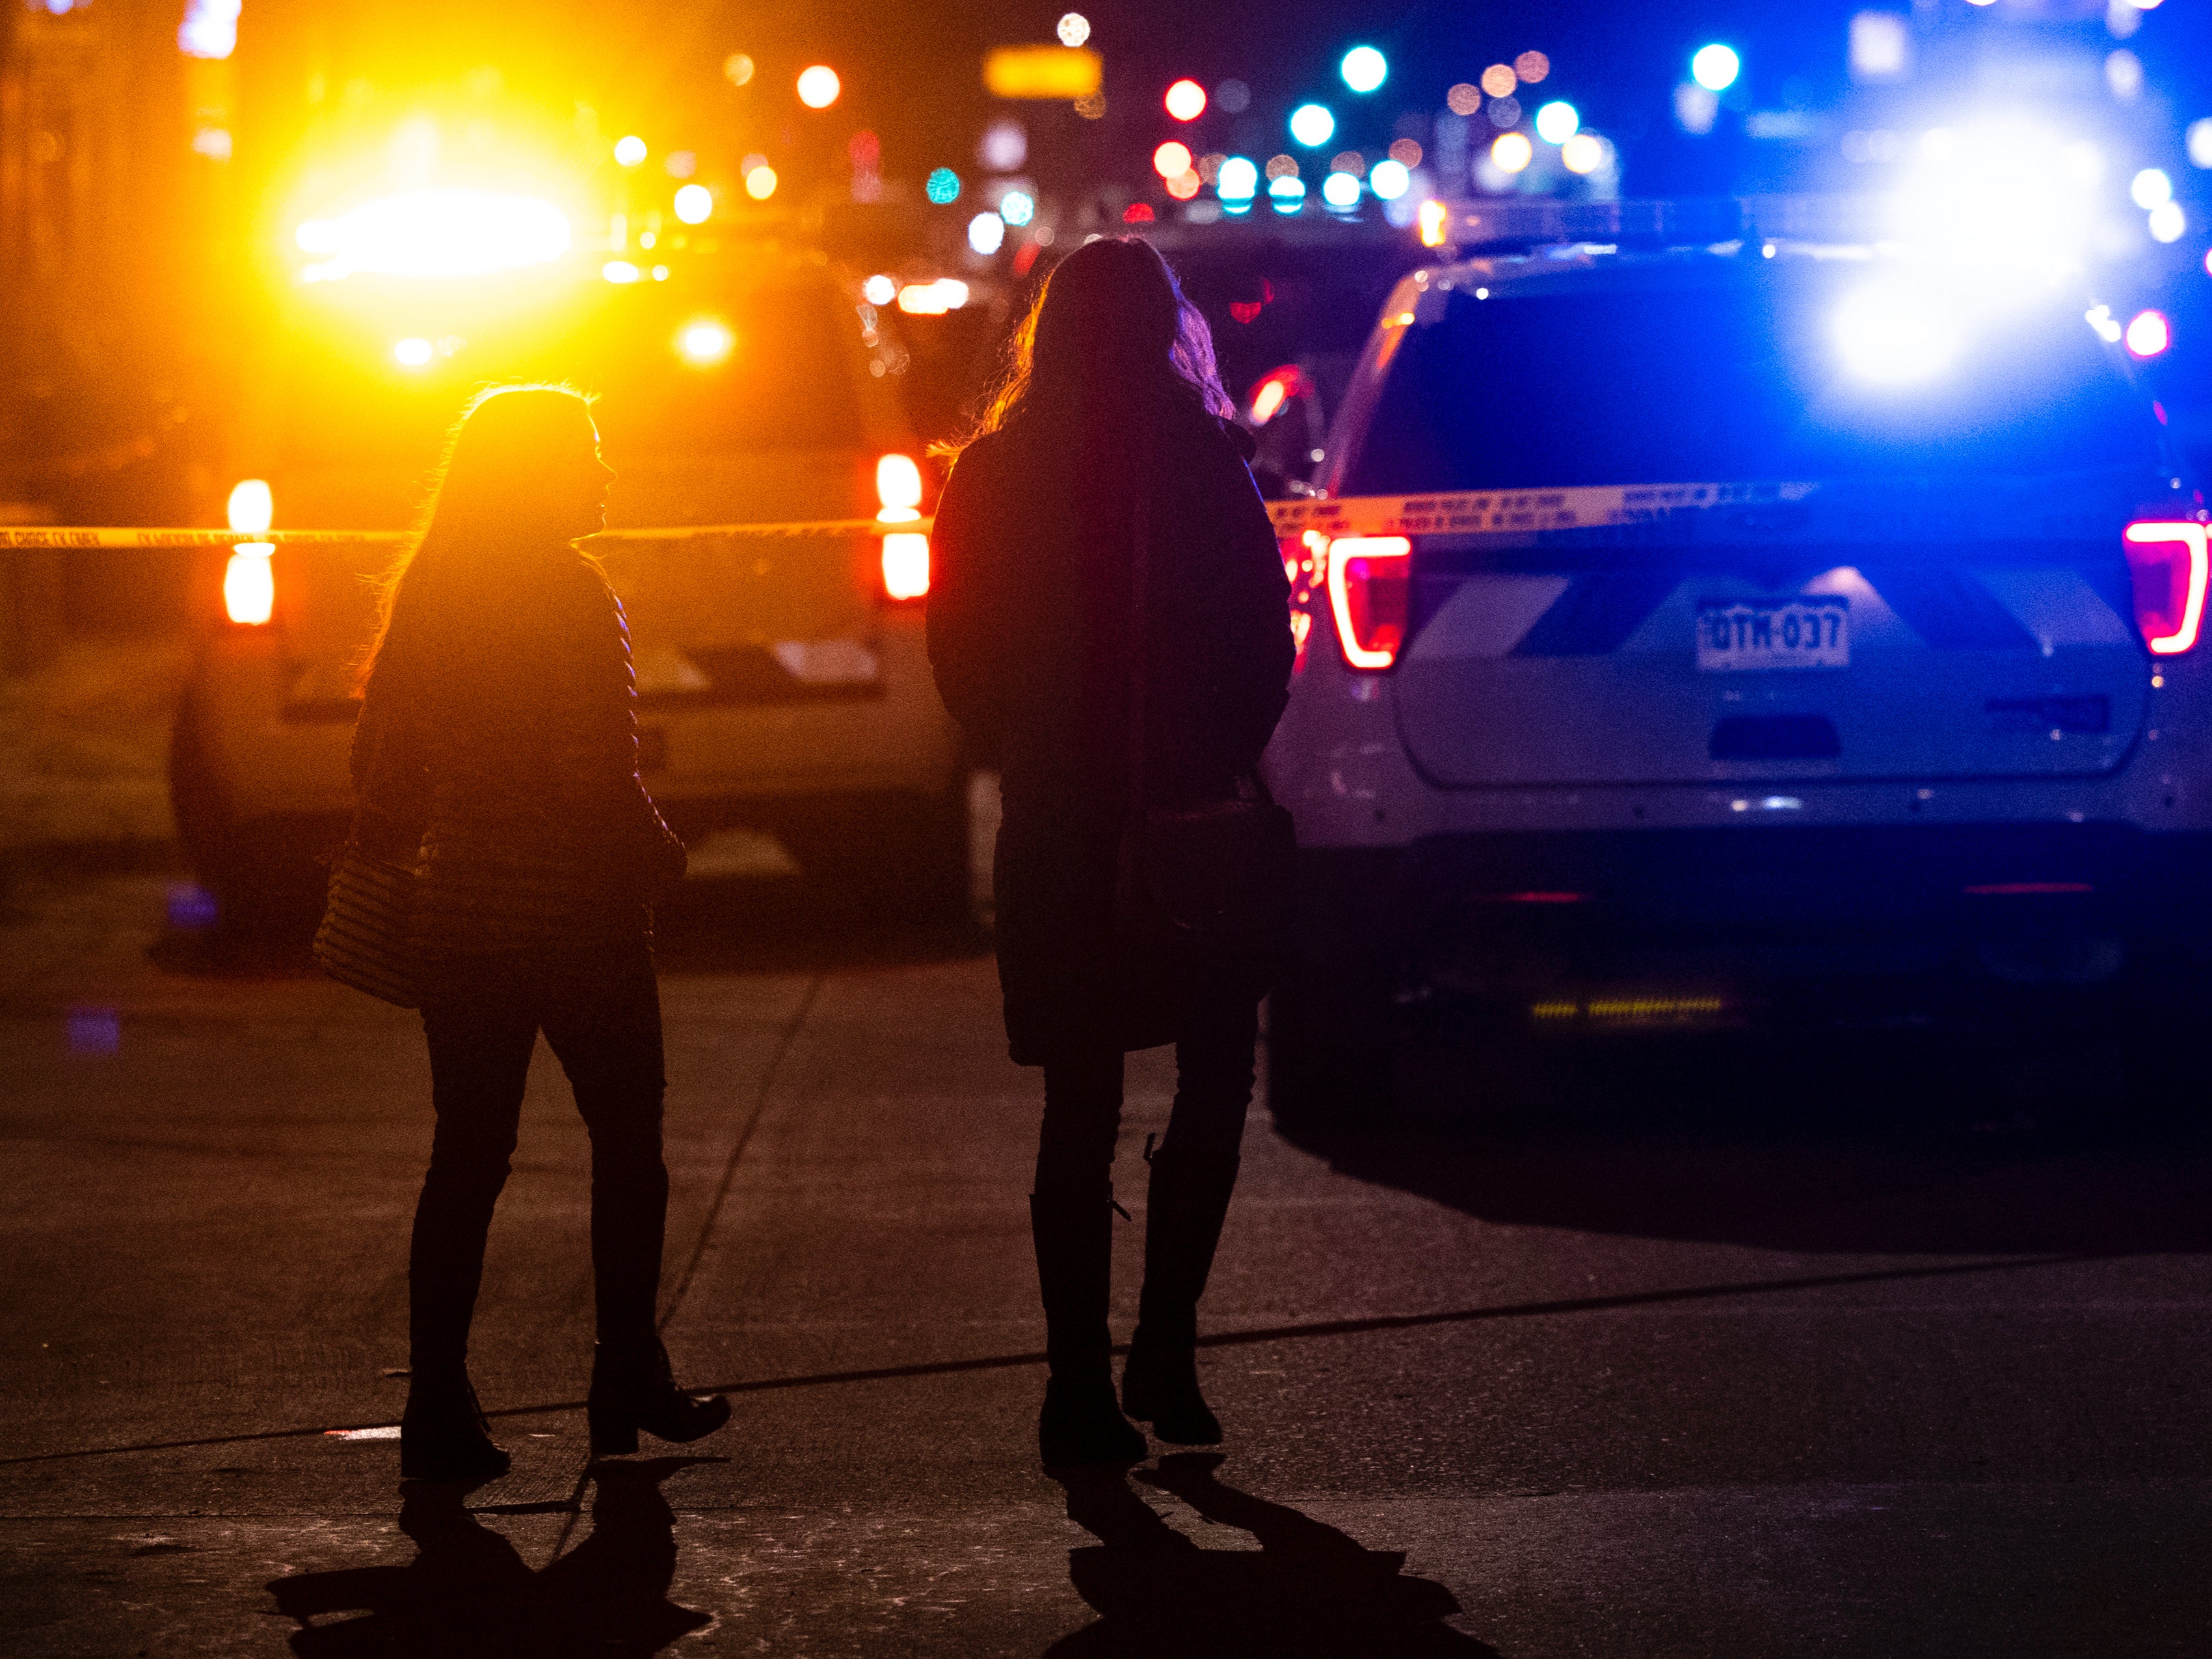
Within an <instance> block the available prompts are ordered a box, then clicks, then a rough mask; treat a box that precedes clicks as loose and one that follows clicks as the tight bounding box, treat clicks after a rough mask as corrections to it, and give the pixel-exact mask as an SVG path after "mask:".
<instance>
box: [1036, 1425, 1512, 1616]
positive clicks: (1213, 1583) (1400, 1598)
mask: <svg viewBox="0 0 2212 1659" xmlns="http://www.w3.org/2000/svg"><path fill="white" fill-rule="evenodd" d="M1224 1461H1225V1460H1224V1459H1223V1458H1222V1457H1221V1455H1219V1454H1218V1453H1213V1452H1181V1453H1177V1454H1176V1455H1171V1456H1168V1457H1163V1458H1162V1459H1160V1461H1159V1465H1158V1468H1157V1469H1146V1470H1139V1472H1138V1474H1137V1477H1136V1478H1137V1479H1138V1480H1141V1481H1144V1482H1145V1483H1146V1485H1148V1486H1157V1487H1158V1488H1159V1489H1160V1490H1161V1491H1163V1492H1170V1493H1172V1494H1174V1495H1175V1496H1176V1498H1181V1499H1182V1501H1183V1502H1184V1503H1185V1504H1188V1505H1189V1506H1190V1507H1191V1508H1192V1509H1193V1510H1195V1511H1196V1512H1197V1513H1198V1514H1199V1515H1200V1516H1203V1517H1204V1518H1205V1519H1206V1520H1207V1521H1210V1522H1214V1523H1215V1524H1217V1525H1219V1526H1225V1527H1233V1528H1237V1529H1238V1530H1240V1531H1243V1532H1248V1533H1249V1534H1252V1536H1253V1537H1254V1538H1255V1539H1256V1540H1257V1541H1259V1545H1260V1547H1259V1549H1258V1550H1256V1551H1254V1550H1242V1549H1240V1550H1212V1549H1200V1548H1199V1547H1198V1546H1197V1545H1195V1544H1194V1543H1193V1542H1192V1541H1191V1540H1190V1539H1189V1538H1188V1536H1186V1535H1185V1534H1182V1533H1181V1532H1178V1531H1177V1530H1176V1528H1173V1527H1171V1526H1170V1525H1169V1524H1168V1523H1167V1522H1165V1521H1164V1520H1162V1519H1161V1518H1160V1516H1158V1514H1157V1513H1155V1512H1154V1510H1152V1506H1151V1505H1150V1504H1146V1502H1145V1501H1144V1500H1143V1499H1142V1498H1139V1497H1138V1496H1137V1494H1136V1493H1135V1492H1132V1491H1131V1490H1130V1489H1129V1486H1128V1482H1127V1480H1124V1479H1123V1477H1122V1475H1121V1473H1120V1471H1118V1470H1085V1471H1082V1472H1074V1471H1069V1472H1066V1473H1063V1474H1061V1475H1060V1476H1059V1477H1058V1479H1059V1480H1060V1484H1061V1485H1062V1486H1065V1487H1066V1491H1067V1514H1068V1518H1069V1519H1070V1520H1072V1521H1073V1522H1076V1523H1077V1524H1078V1525H1079V1526H1081V1527H1083V1528H1085V1529H1087V1530H1088V1531H1090V1532H1091V1533H1092V1534H1095V1535H1096V1536H1097V1539H1098V1542H1097V1544H1093V1545H1089V1546H1086V1547H1084V1548H1081V1549H1077V1550H1071V1551H1070V1552H1069V1553H1068V1576H1069V1577H1070V1578H1071V1579H1073V1582H1074V1584H1075V1589H1076V1593H1077V1594H1078V1595H1081V1596H1082V1597H1083V1599H1084V1601H1085V1602H1087V1603H1089V1604H1090V1606H1091V1607H1092V1608H1094V1609H1095V1610H1096V1611H1097V1613H1098V1614H1099V1618H1098V1621H1097V1623H1096V1624H1092V1625H1088V1626H1085V1627H1084V1628H1083V1629H1082V1630H1079V1631H1078V1632H1075V1633H1074V1634H1073V1635H1072V1636H1068V1637H1065V1638H1061V1639H1060V1641H1058V1642H1055V1643H1054V1644H1053V1645H1052V1646H1051V1647H1050V1648H1049V1649H1048V1650H1047V1654H1048V1659H1107V1656H1114V1655H1128V1656H1131V1659H1137V1656H1143V1659H1182V1656H1189V1659H1243V1656H1249V1659H1354V1656H1358V1655H1363V1654H1372V1655H1378V1656H1379V1655H1386V1654H1387V1655H1390V1656H1394V1659H1395V1656H1401V1655H1402V1656H1419V1655H1423V1654H1437V1655H1445V1654H1456V1655H1462V1656H1466V1659H1482V1656H1485V1655H1490V1656H1492V1659H1495V1652H1496V1650H1494V1649H1492V1648H1489V1647H1486V1646H1485V1645H1484V1644H1482V1643H1480V1642H1478V1641H1476V1640H1475V1639H1474V1638H1473V1637H1471V1636H1464V1635H1462V1634H1461V1633H1460V1632H1457V1631H1455V1630H1453V1629H1452V1628H1451V1627H1450V1626H1449V1625H1446V1624H1445V1623H1444V1622H1443V1621H1444V1620H1445V1619H1447V1618H1449V1616H1450V1615H1451V1614H1453V1613H1457V1612H1458V1611H1459V1610H1460V1607H1459V1603H1458V1602H1457V1601H1455V1600H1454V1599H1453V1597H1452V1594H1451V1592H1450V1591H1449V1590H1448V1589H1445V1588H1444V1587H1443V1585H1441V1584H1438V1583H1434V1582H1433V1581H1431V1580H1429V1579H1426V1578H1411V1577H1407V1576H1406V1574H1405V1571H1404V1569H1405V1565H1406V1558H1405V1556H1404V1554H1403V1553H1399V1552H1395V1551H1386V1550H1370V1549H1369V1548H1368V1547H1366V1546H1365V1545H1364V1544H1362V1543H1360V1542H1359V1541H1358V1540H1356V1539H1354V1538H1352V1537H1350V1536H1348V1535H1347V1534H1344V1533H1342V1532H1340V1531H1338V1530H1337V1528H1334V1527H1331V1526H1328V1525H1326V1524H1324V1523H1323V1522H1319V1521H1316V1520H1315V1519H1313V1518H1312V1517H1311V1516H1307V1515H1302V1514H1300V1513H1299V1512H1298V1511H1297V1510H1294V1509H1291V1508H1290V1507H1289V1506H1288V1505H1286V1504H1273V1503H1270V1502H1268V1501H1267V1499H1265V1498H1255V1497H1253V1496H1252V1495H1251V1494H1250V1493H1249V1492H1239V1491H1237V1489H1236V1488H1235V1487H1233V1486H1228V1485H1226V1484H1225V1482H1223V1481H1222V1480H1220V1479H1219V1478H1218V1474H1216V1471H1217V1470H1218V1469H1219V1468H1220V1467H1221V1464H1222V1462H1224Z"/></svg>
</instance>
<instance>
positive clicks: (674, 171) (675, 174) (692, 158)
mask: <svg viewBox="0 0 2212 1659" xmlns="http://www.w3.org/2000/svg"><path fill="white" fill-rule="evenodd" d="M660 165H661V167H663V168H665V170H666V172H667V173H668V176H669V177H670V178H671V179H689V178H690V176H691V175H692V174H693V173H696V172H698V170H699V154H698V152H697V151H696V150H689V149H679V150H671V152H670V153H669V156H668V159H667V160H666V161H663V162H662V163H661V164H660Z"/></svg>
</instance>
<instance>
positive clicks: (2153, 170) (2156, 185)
mask: <svg viewBox="0 0 2212 1659" xmlns="http://www.w3.org/2000/svg"><path fill="white" fill-rule="evenodd" d="M2128 199H2129V200H2130V201H2131V202H2133V203H2134V204H2136V206H2137V207H2139V208H2154V207H2163V206H2164V205H2165V204H2166V203H2168V202H2171V201H2172V199H2173V180H2172V179H2169V178H2167V177H2166V173H2165V171H2164V169H2162V168H2160V167H2145V168H2144V169H2143V170H2142V172H2141V173H2137V174H2136V176H2135V177H2134V178H2133V179H2130V180H2129V181H2128Z"/></svg>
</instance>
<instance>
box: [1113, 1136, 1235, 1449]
mask: <svg viewBox="0 0 2212 1659" xmlns="http://www.w3.org/2000/svg"><path fill="white" fill-rule="evenodd" d="M1239 1162H1240V1160H1239V1158H1238V1157H1237V1153H1236V1152H1235V1151H1234V1150H1233V1149H1232V1150H1231V1151H1229V1152H1226V1153H1221V1152H1200V1153H1198V1154H1196V1155H1193V1154H1191V1153H1188V1152H1183V1151H1182V1149H1180V1148H1178V1147H1177V1146H1174V1145H1173V1144H1170V1145H1167V1146H1162V1147H1161V1148H1160V1149H1159V1151H1158V1152H1157V1153H1155V1154H1154V1155H1153V1157H1152V1192H1151V1197H1150V1199H1149V1200H1148V1201H1147V1203H1146V1210H1145V1288H1144V1292H1143V1295H1142V1297H1141V1298H1140V1300H1139V1303H1138V1305H1137V1332H1136V1335H1135V1337H1134V1338H1133V1340H1131V1342H1130V1344H1129V1360H1128V1364H1127V1367H1126V1368H1125V1369H1124V1370H1123V1371H1122V1375H1121V1404H1122V1407H1123V1408H1124V1409H1125V1410H1127V1413H1128V1414H1129V1415H1130V1416H1131V1417H1133V1418H1135V1419H1137V1420H1138V1421H1139V1422H1140V1423H1150V1424H1151V1425H1152V1432H1153V1433H1154V1434H1156V1435H1158V1437H1160V1438H1161V1439H1163V1440H1164V1441H1167V1442H1169V1443H1170V1444H1173V1445H1178V1446H1211V1445H1215V1444H1218V1443H1219V1441H1220V1439H1221V1423H1220V1419H1218V1418H1216V1417H1215V1416H1214V1414H1213V1413H1212V1410H1211V1409H1210V1408H1209V1407H1207V1405H1206V1399H1205V1396H1204V1395H1201V1394H1200V1392H1199V1389H1198V1301H1199V1297H1201V1296H1203V1295H1204V1294H1205V1292H1206V1275H1207V1274H1208V1273H1211V1272H1212V1268H1213V1252H1214V1247H1215V1246H1216V1245H1217V1244H1218V1243H1220V1241H1221V1224H1222V1221H1223V1218H1225V1217H1226V1216H1227V1215H1228V1213H1229V1197H1230V1194H1231V1192H1233V1191H1234V1190H1235V1188H1236V1186H1237V1166H1238V1164H1239Z"/></svg>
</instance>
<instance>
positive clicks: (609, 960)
mask: <svg viewBox="0 0 2212 1659" xmlns="http://www.w3.org/2000/svg"><path fill="white" fill-rule="evenodd" d="M613 476H614V475H613V474H612V472H611V471H609V469H608V468H607V467H606V466H605V465H604V464H603V463H602V462H601V461H600V459H599V432H598V429H597V428H595V427H594V426H593V424H592V416H591V408H590V405H589V404H587V403H586V401H585V400H584V399H583V398H581V397H580V396H578V395H577V394H576V393H575V392H572V391H569V390H568V388H566V387H562V386H504V387H500V388H497V389H495V390H493V391H490V392H484V393H483V394H481V395H480V396H478V397H477V398H476V399H475V401H474V402H472V403H471V404H470V405H469V408H468V410H467V412H466V413H465V414H464V415H463V416H462V417H461V420H460V422H459V425H457V426H456V427H455V428H454V429H453V440H452V442H451V446H450V447H449V449H448V452H447V460H446V464H445V466H444V468H443V470H442V472H441V480H440V483H439V486H438V490H437V494H436V496H435V501H434V503H433V506H432V509H431V513H430V517H429V520H428V526H427V527H426V528H425V529H424V531H423V533H422V538H421V539H420V541H419V542H418V544H416V547H415V548H414V549H413V550H411V551H410V553H409V555H408V556H407V557H406V560H405V561H404V563H403V564H402V566H401V568H400V569H399V571H398V575H397V578H396V580H394V581H393V582H392V585H391V586H390V587H389V588H388V590H387V594H386V605H385V610H384V618H383V624H382V627H381V629H380V632H379V635H378V640H377V643H376V646H375V648H374V651H373V652H372V653H371V655H370V658H369V660H368V665H367V666H366V668H365V671H364V678H363V689H362V712H361V719H360V720H359V723H358V724H357V725H356V727H355V732H354V747H353V770H354V787H355V791H356V798H357V801H358V811H357V813H356V818H355V825H354V835H355V837H356V841H357V842H359V843H360V844H361V846H362V848H363V850H365V851H367V852H368V853H369V854H373V855H375V856H378V857H382V858H385V859H388V860H392V861H395V862H398V863H403V864H407V865H411V866H413V867H414V869H415V872H416V876H415V903H414V910H413V915H412V918H411V924H410V926H411V933H412V943H413V945H414V949H415V953H416V956H417V957H418V958H419V959H420V962H421V963H422V973H421V981H422V1029H423V1031H424V1033H425V1035H426V1036H428V1040H429V1045H430V1091H431V1099H432V1103H433V1104H434V1106H435V1109H436V1112H437V1128H436V1131H435V1135H434V1137H433V1139H432V1142H431V1149H430V1170H429V1174H428V1176H427V1177H426V1178H425V1179H424V1181H423V1183H422V1197H421V1200H419V1202H418V1203H417V1205H416V1212H415V1233H414V1241H413V1244H412V1248H411V1249H410V1254H409V1258H408V1270H407V1281H408V1346H409V1351H410V1381H409V1383H408V1389H407V1410H406V1413H405V1416H404V1419H403V1420H402V1422H401V1425H400V1452H399V1462H400V1469H401V1472H402V1473H403V1474H405V1475H406V1476H408V1477H409V1478H410V1479H422V1480H465V1479H474V1480H483V1479H489V1477H491V1476H493V1475H496V1474H503V1473H504V1472H505V1471H506V1469H507V1454H506V1453H505V1452H504V1451H502V1450H501V1449H499V1447H497V1446H496V1445H495V1444H494V1443H492V1440H491V1437H490V1436H489V1433H488V1432H487V1431H486V1429H485V1426H484V1421H483V1413H481V1412H480V1411H479V1409H478V1408H477V1400H476V1394H475V1391H474V1390H473V1389H471V1387H470V1384H469V1376H468V1368H467V1352H468V1336H469V1324H470V1321H471V1316H472V1315H473V1313H474V1310H475V1307H476V1300H477V1285H478V1282H479V1280H480V1279H481V1278H482V1276H483V1256H484V1240H485V1235H486V1233H487V1231H488V1230H489V1227H490V1225H491V1216H492V1206H494V1204H495V1202H496V1201H497V1200H498V1198H499V1194H500V1189H501V1187H502V1186H503V1185H504V1184H505V1183H506V1181H507V1162H508V1158H509V1157H510V1156H511V1155H512V1153H513V1151H514V1144H515V1129H516V1125H517V1122H518V1121H519V1118H520V1113H521V1109H522V1093H523V1085H524V1082H525V1080H526V1078H527V1076H528V1073H529V1069H530V1056H531V1050H532V1048H533V1047H534V1046H535V1044H536V1043H537V1041H538V1032H539V1031H541V1030H542V1031H544V1034H545V1040H546V1042H548V1043H549V1044H550V1046H551V1048H552V1049H553V1053H554V1055H555V1057H556V1059H558V1060H560V1062H561V1066H562V1070H564V1071H565V1072H566V1073H568V1080H569V1083H570V1084H571V1085H573V1087H574V1090H575V1095H576V1106H577V1109H578V1110H579V1111H580V1112H581V1113H582V1115H583V1118H584V1122H585V1125H586V1127H587V1128H588V1129H589V1130H590V1132H591V1138H592V1279H593V1285H594V1290H595V1303H596V1311H597V1322H598V1334H599V1346H598V1348H597V1350H596V1353H595V1357H594V1359H593V1362H592V1388H591V1398H590V1403H589V1406H588V1408H587V1409H588V1413H589V1417H590V1426H591V1438H592V1451H593V1453H594V1454H595V1455H596V1454H602V1453H620V1452H627V1451H635V1450H636V1449H637V1431H639V1430H640V1429H641V1428H642V1429H646V1430H647V1431H651V1432H652V1433H653V1434H655V1435H658V1436H659V1437H661V1438H663V1439H666V1440H693V1439H696V1438H697V1437H699V1436H701V1435H703V1434H706V1433H708V1432H709V1431H712V1430H714V1429H716V1428H718V1427H720V1425H722V1424H723V1423H724V1422H725V1421H726V1420H727V1419H728V1417H729V1414H730V1408H729V1402H728V1401H725V1400H721V1399H693V1398H692V1397H690V1396H689V1395H684V1394H683V1393H681V1392H680V1391H678V1389H677V1387H676V1384H675V1383H674V1381H673V1380H672V1379H671V1376H670V1372H669V1365H668V1355H667V1352H666V1351H665V1349H664V1348H663V1347H662V1346H661V1343H660V1338H659V1334H658V1333H657V1330H656V1328H655V1326H654V1322H653V1311H654V1301H655V1297H656V1296H657V1294H658V1292H659V1283H660V1255H661V1241H662V1231H663V1226H664V1223H665V1218H666V1213H667V1206H668V1172H667V1169H666V1166H665V1164H664V1163H663V1162H662V1158H661V1146H660V1115H661V1095H662V1091H663V1090H664V1088H665V1079H664V1076H663V1073H662V1066H661V1035H660V996H659V987H658V985H657V983H656V981H655V978H654V974H653V935H652V906H653V902H654V901H655V899H656V898H657V897H658V896H659V894H660V893H661V892H662V891H664V890H665V889H666V888H667V887H669V886H671V885H672V884H673V883H674V882H675V881H676V880H677V879H678V878H680V877H681V876H682V875H683V873H684V845H683V843H682V842H679V841H678V840H677V839H676V837H675V836H672V835H671V834H670V833H669V830H668V827H667V825H666V824H665V823H662V822H661V819H660V815H659V812H658V811H656V810H655V809H654V806H653V799H652V797H651V796H650V795H648V794H647V793H646V791H645V787H644V785H643V784H642V783H641V782H640V781H639V779H638V775H637V721H636V714H635V708H636V701H637V695H636V682H635V678H634V677H633V675H632V673H631V670H630V657H629V629H628V627H627V626H626V624H625V623H624V621H623V611H622V605H621V603H620V602H619V601H618V600H617V599H616V598H615V595H614V592H613V590H612V589H611V588H610V587H609V586H607V583H606V579H605V577H604V576H603V575H601V574H599V566H598V564H597V563H596V562H594V561H593V560H592V558H591V557H590V556H588V555H586V554H585V553H582V552H580V551H579V550H577V548H576V546H575V545H574V544H575V542H576V541H577V540H578V539H579V538H581V537H585V536H588V535H590V534H592V532H595V531H598V530H599V529H600V528H601V527H602V525H603V523H604V517H605V495H606V486H607V483H608V480H609V479H611V477H613Z"/></svg>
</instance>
